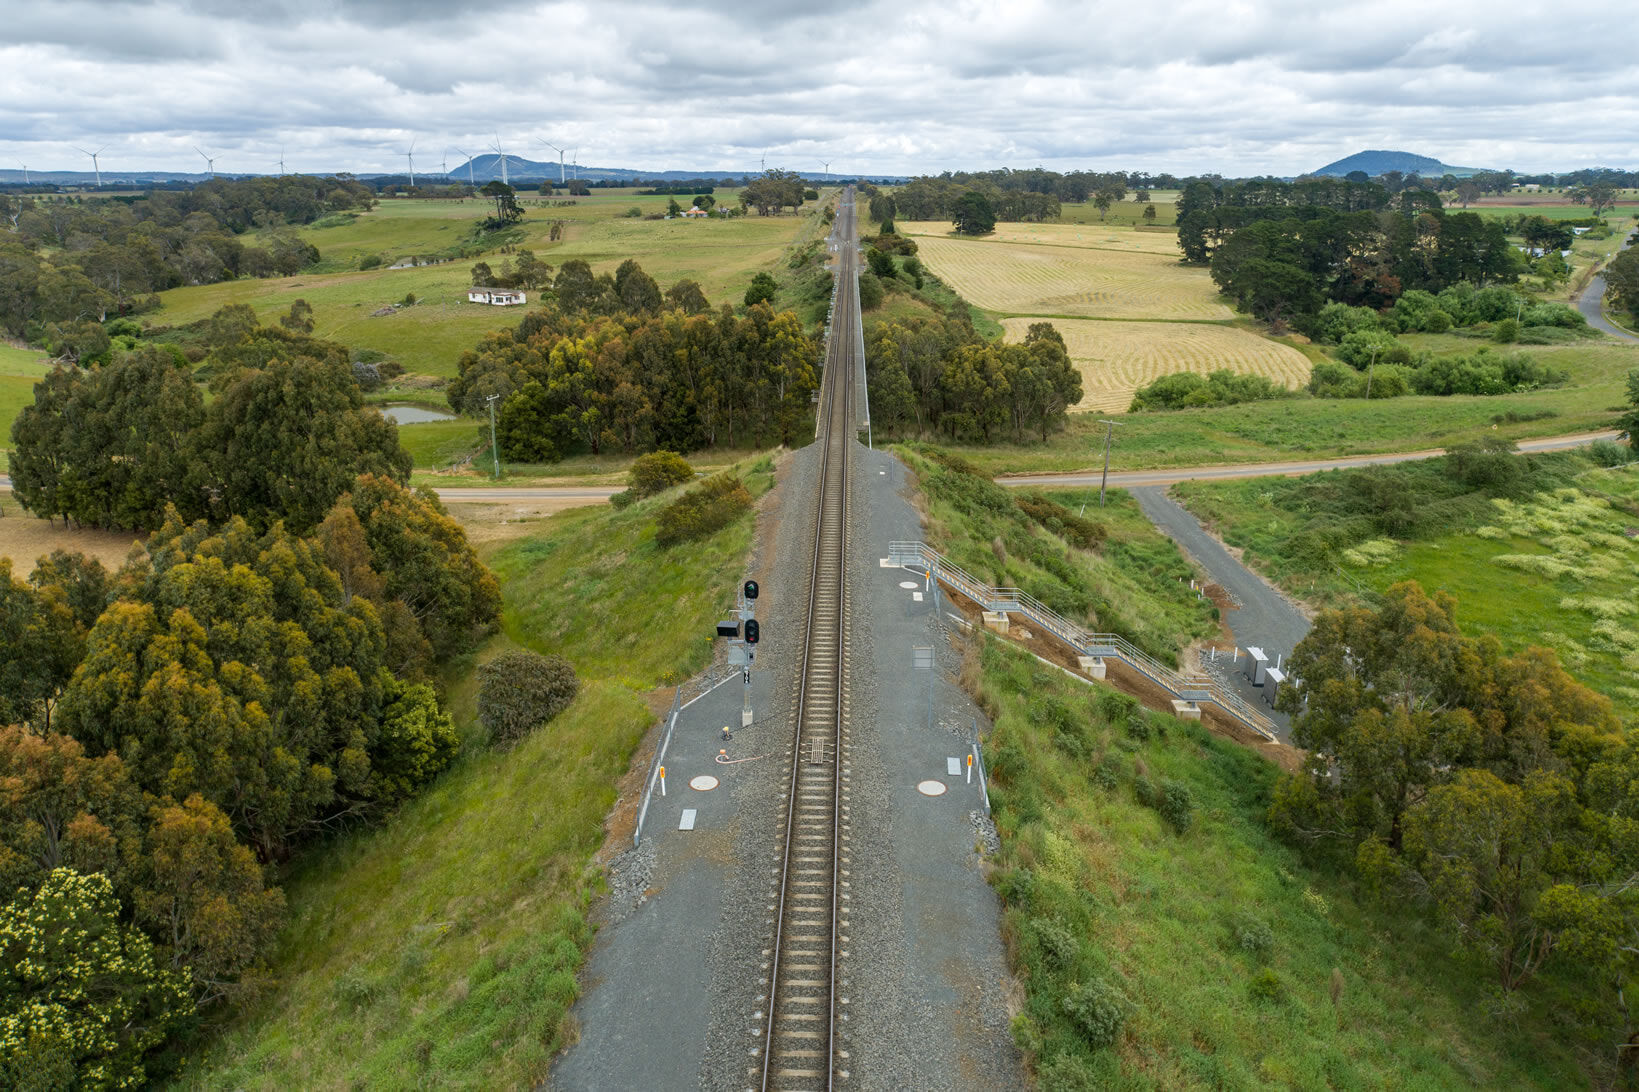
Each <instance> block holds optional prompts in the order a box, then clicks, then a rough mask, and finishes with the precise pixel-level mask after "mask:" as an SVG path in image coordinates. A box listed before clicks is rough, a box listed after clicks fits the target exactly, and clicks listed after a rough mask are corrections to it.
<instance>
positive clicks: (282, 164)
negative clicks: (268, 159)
mask: <svg viewBox="0 0 1639 1092" xmlns="http://www.w3.org/2000/svg"><path fill="white" fill-rule="evenodd" d="M284 174H285V146H284V145H283V144H281V145H279V177H280V178H283V177H284Z"/></svg>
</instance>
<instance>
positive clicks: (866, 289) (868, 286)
mask: <svg viewBox="0 0 1639 1092" xmlns="http://www.w3.org/2000/svg"><path fill="white" fill-rule="evenodd" d="M882 295H883V290H882V280H881V278H879V277H877V275H876V274H874V273H861V274H860V275H859V307H860V310H862V311H875V310H876V309H877V308H878V307H881V306H882Z"/></svg>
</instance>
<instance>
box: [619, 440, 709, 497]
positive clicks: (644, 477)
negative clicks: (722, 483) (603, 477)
mask: <svg viewBox="0 0 1639 1092" xmlns="http://www.w3.org/2000/svg"><path fill="white" fill-rule="evenodd" d="M693 479H694V467H692V466H690V465H689V463H688V460H687V459H685V458H683V456H681V455H679V454H678V453H677V452H675V451H651V452H649V453H648V454H647V455H639V456H638V457H637V459H636V460H634V461H633V463H632V468H631V469H630V470H629V471H627V472H626V484H627V486H628V487H629V491H630V492H631V493H632V495H633V497H632V499H634V500H636V499H641V498H643V497H650V496H653V495H654V494H656V493H660V492H663V491H664V490H667V489H670V488H671V487H672V486H674V485H681V484H683V483H684V482H686V481H692V480H693Z"/></svg>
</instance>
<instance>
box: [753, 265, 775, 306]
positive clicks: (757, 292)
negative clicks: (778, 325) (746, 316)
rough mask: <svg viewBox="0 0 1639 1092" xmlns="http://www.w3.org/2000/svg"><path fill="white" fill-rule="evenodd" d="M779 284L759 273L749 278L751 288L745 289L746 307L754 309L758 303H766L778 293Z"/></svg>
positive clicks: (767, 275)
mask: <svg viewBox="0 0 1639 1092" xmlns="http://www.w3.org/2000/svg"><path fill="white" fill-rule="evenodd" d="M779 288H780V286H779V284H778V283H777V282H776V281H775V280H774V278H773V276H772V275H770V274H768V273H759V274H757V275H756V276H755V277H752V278H751V286H750V287H749V288H747V289H746V296H745V300H746V306H747V307H755V306H756V305H757V304H759V303H767V302H768V301H769V300H771V299H773V298H774V293H775V292H777V291H779Z"/></svg>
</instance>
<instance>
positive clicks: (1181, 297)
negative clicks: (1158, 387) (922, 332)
mask: <svg viewBox="0 0 1639 1092" xmlns="http://www.w3.org/2000/svg"><path fill="white" fill-rule="evenodd" d="M1008 226H1010V227H1011V226H1016V225H1008ZM1045 226H1048V225H1040V224H1038V225H1033V226H1032V227H1031V228H1030V229H1029V230H1031V231H1032V232H1036V233H1039V232H1040V231H1041V230H1042V229H1043V228H1044V227H1045ZM1077 230H1081V231H1085V230H1086V228H1085V227H1081V226H1079V225H1074V224H1071V225H1065V227H1064V237H1065V239H1066V240H1067V241H1066V242H1065V243H1062V244H1053V245H1042V244H1039V243H1029V242H1008V241H1005V240H994V241H992V240H981V241H976V242H975V241H968V240H958V239H950V238H941V237H938V236H922V237H919V238H918V239H917V245H918V246H919V247H920V254H921V256H922V260H923V261H924V262H926V263H927V264H928V267H929V268H931V269H932V270H933V271H934V272H935V273H937V274H938V275H939V276H940V277H941V278H943V279H944V280H945V281H946V282H947V283H948V284H949V285H950V286H951V287H952V288H954V289H956V291H958V292H960V293H961V294H962V295H963V296H964V297H966V298H967V300H968V301H969V302H971V303H976V304H978V305H979V306H980V307H983V308H985V309H987V310H991V311H1001V312H1011V313H1014V314H1033V315H1068V316H1078V315H1086V316H1088V317H1090V318H1117V319H1136V318H1146V319H1172V320H1174V321H1186V322H1187V321H1191V320H1193V321H1201V320H1209V321H1210V320H1214V319H1227V318H1229V317H1230V310H1229V308H1228V307H1226V306H1224V304H1223V303H1222V302H1221V301H1220V300H1219V298H1218V289H1217V288H1216V287H1215V286H1214V285H1213V283H1212V278H1211V277H1209V276H1208V275H1207V273H1206V271H1205V270H1204V269H1192V268H1189V267H1187V266H1183V265H1179V264H1178V261H1177V259H1176V258H1175V257H1172V256H1170V255H1169V254H1164V253H1154V252H1150V251H1143V250H1134V251H1126V250H1095V249H1091V248H1090V247H1081V246H1076V245H1073V244H1071V243H1070V242H1069V241H1068V240H1069V239H1071V238H1073V236H1074V233H1075V232H1076V231H1077ZM1132 234H1133V235H1134V236H1135V237H1136V238H1139V239H1144V240H1153V239H1161V240H1165V239H1166V237H1165V236H1161V235H1158V234H1147V233H1143V232H1133V233H1132ZM1144 245H1148V244H1147V243H1146V244H1144Z"/></svg>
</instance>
